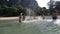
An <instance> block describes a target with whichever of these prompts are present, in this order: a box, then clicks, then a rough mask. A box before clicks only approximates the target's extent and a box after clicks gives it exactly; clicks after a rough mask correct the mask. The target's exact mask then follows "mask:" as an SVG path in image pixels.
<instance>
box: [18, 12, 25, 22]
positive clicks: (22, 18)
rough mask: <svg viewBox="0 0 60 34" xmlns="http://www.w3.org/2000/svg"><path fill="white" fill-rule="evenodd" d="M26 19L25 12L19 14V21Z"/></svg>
mask: <svg viewBox="0 0 60 34" xmlns="http://www.w3.org/2000/svg"><path fill="white" fill-rule="evenodd" d="M24 20H25V14H24V13H20V15H19V22H20V23H21V22H22V21H24Z"/></svg>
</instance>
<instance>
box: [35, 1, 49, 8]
mask: <svg viewBox="0 0 60 34" xmlns="http://www.w3.org/2000/svg"><path fill="white" fill-rule="evenodd" d="M36 1H37V2H38V5H39V6H40V7H46V8H48V5H47V3H48V2H49V1H50V0H36Z"/></svg>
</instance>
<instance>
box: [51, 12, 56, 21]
mask: <svg viewBox="0 0 60 34" xmlns="http://www.w3.org/2000/svg"><path fill="white" fill-rule="evenodd" d="M52 18H53V20H56V19H57V12H56V11H55V12H53V13H52Z"/></svg>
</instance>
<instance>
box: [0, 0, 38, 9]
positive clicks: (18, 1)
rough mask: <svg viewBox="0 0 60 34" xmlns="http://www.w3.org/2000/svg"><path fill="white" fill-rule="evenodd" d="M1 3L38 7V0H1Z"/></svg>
mask: <svg viewBox="0 0 60 34" xmlns="http://www.w3.org/2000/svg"><path fill="white" fill-rule="evenodd" d="M0 5H8V6H15V7H20V6H22V7H26V8H37V7H38V3H37V2H36V0H9V1H7V0H0Z"/></svg>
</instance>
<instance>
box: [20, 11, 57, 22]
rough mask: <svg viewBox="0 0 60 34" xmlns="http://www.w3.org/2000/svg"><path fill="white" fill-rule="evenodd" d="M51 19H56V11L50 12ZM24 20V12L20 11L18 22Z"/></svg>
mask: <svg viewBox="0 0 60 34" xmlns="http://www.w3.org/2000/svg"><path fill="white" fill-rule="evenodd" d="M43 19H45V17H44V15H43ZM52 19H53V20H56V19H57V11H54V12H52ZM24 20H25V14H24V13H20V16H19V22H20V23H21V22H22V21H24Z"/></svg>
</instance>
